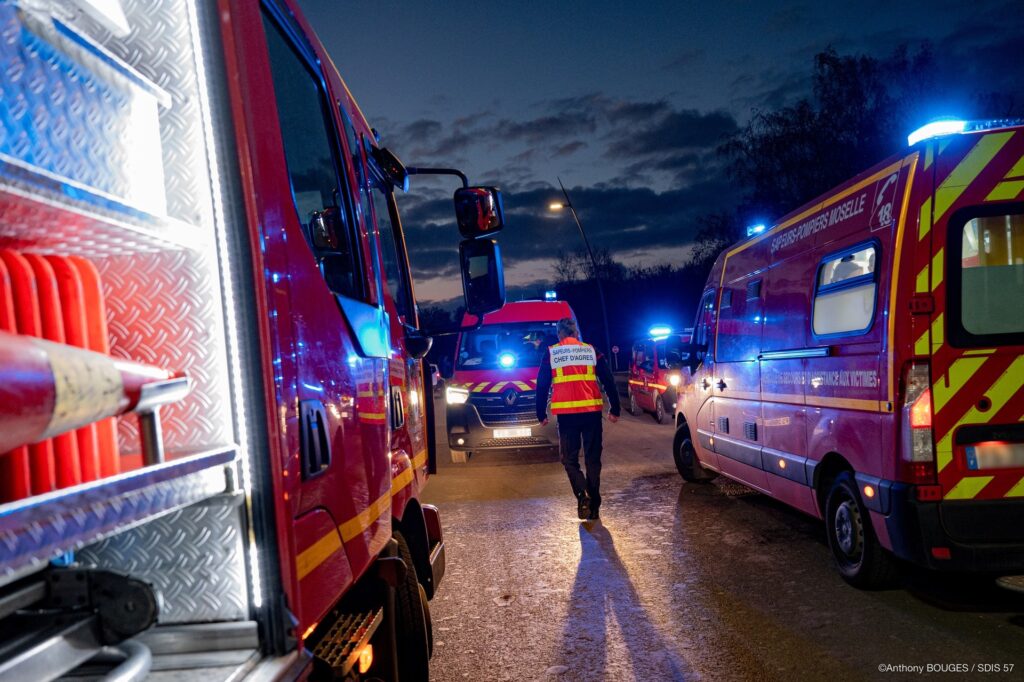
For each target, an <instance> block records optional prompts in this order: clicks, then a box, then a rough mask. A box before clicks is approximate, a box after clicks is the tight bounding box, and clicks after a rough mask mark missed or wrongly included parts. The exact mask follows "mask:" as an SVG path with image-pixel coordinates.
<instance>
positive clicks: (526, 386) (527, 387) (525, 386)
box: [512, 381, 530, 391]
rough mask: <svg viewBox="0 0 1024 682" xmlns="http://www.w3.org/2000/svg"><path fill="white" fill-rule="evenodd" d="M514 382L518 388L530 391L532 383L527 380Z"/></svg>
mask: <svg viewBox="0 0 1024 682" xmlns="http://www.w3.org/2000/svg"><path fill="white" fill-rule="evenodd" d="M512 383H513V384H515V385H516V388H518V389H519V390H520V391H529V390H530V385H529V384H528V383H526V382H525V381H513V382H512Z"/></svg>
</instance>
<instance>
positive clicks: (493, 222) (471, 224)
mask: <svg viewBox="0 0 1024 682" xmlns="http://www.w3.org/2000/svg"><path fill="white" fill-rule="evenodd" d="M455 218H456V220H457V221H458V223H459V233H460V234H461V235H462V236H463V237H465V238H466V239H475V238H477V237H483V236H485V235H489V234H493V233H495V232H498V231H499V230H501V228H503V227H504V226H505V209H504V206H503V205H502V202H501V192H499V191H498V190H497V189H496V188H494V187H460V188H459V189H457V190H455Z"/></svg>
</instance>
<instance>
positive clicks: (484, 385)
mask: <svg viewBox="0 0 1024 682" xmlns="http://www.w3.org/2000/svg"><path fill="white" fill-rule="evenodd" d="M490 383H491V382H489V381H481V382H480V383H479V384H477V385H476V386H474V387H473V390H472V392H473V393H483V392H484V389H485V388H487V387H488V386H489V385H490Z"/></svg>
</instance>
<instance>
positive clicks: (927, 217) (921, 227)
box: [917, 197, 932, 241]
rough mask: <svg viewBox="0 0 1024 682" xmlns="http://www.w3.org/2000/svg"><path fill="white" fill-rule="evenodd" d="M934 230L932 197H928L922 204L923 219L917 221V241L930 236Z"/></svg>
mask: <svg viewBox="0 0 1024 682" xmlns="http://www.w3.org/2000/svg"><path fill="white" fill-rule="evenodd" d="M931 230H932V198H931V197H928V198H927V199H925V200H924V203H923V204H921V219H920V221H918V223H917V241H921V240H922V239H924V238H925V237H927V236H928V233H929V232H931Z"/></svg>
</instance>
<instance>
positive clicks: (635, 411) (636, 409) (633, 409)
mask: <svg viewBox="0 0 1024 682" xmlns="http://www.w3.org/2000/svg"><path fill="white" fill-rule="evenodd" d="M642 412H643V410H641V409H640V405H639V404H637V402H636V396H635V395H633V391H630V392H629V413H630V414H631V415H633V416H634V417H638V416H640V414H641V413H642Z"/></svg>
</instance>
